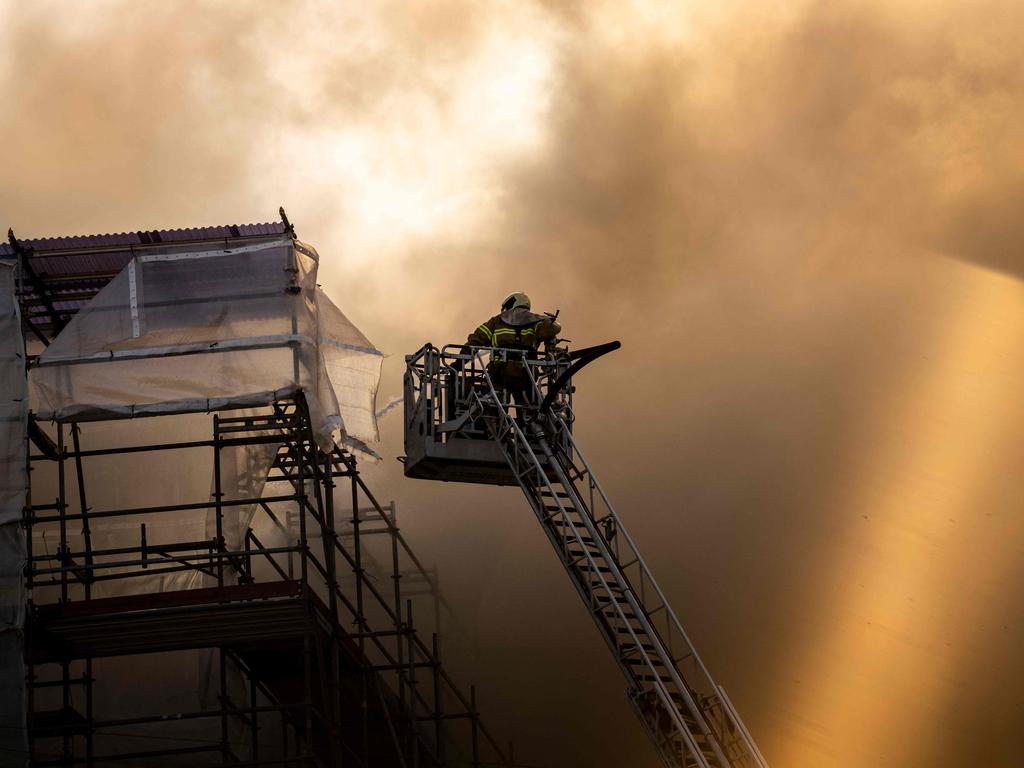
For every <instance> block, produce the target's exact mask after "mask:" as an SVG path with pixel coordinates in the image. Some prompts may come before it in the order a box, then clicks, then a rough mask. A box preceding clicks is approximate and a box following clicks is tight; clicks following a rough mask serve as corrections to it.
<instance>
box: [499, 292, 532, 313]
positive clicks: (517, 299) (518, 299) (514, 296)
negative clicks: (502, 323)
mask: <svg viewBox="0 0 1024 768" xmlns="http://www.w3.org/2000/svg"><path fill="white" fill-rule="evenodd" d="M520 307H522V308H523V309H529V308H530V297H529V296H527V295H526V294H525V293H523V292H522V291H516V292H515V293H510V294H509V295H508V296H506V297H505V300H504V301H503V302H501V311H502V312H507V311H508V310H510V309H519V308H520Z"/></svg>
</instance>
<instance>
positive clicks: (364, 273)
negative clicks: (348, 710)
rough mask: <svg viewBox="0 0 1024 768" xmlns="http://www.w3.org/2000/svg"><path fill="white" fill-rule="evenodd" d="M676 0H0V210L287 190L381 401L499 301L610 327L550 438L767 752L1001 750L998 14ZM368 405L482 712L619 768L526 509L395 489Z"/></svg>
mask: <svg viewBox="0 0 1024 768" xmlns="http://www.w3.org/2000/svg"><path fill="white" fill-rule="evenodd" d="M706 5H707V4H698V3H693V4H683V3H674V4H670V3H663V4H662V3H657V2H639V1H638V2H636V3H632V4H624V3H621V2H610V1H609V2H596V3H586V4H570V3H556V2H547V3H535V4H528V3H502V2H497V3H492V4H487V5H483V4H479V3H473V2H469V0H445V2H442V3H439V4H431V5H429V6H420V5H415V6H410V5H408V4H405V3H398V2H381V3H378V4H374V5H372V6H366V7H359V8H358V9H357V8H336V7H334V6H331V5H327V4H318V3H292V4H287V5H285V4H280V5H275V6H273V7H272V6H269V5H265V4H260V5H256V4H253V5H251V6H243V5H239V4H217V3H190V4H180V5H171V4H166V3H114V2H98V3H93V4H90V5H87V6H84V5H79V6H74V7H68V6H66V5H64V4H53V5H47V4H39V3H35V4H32V5H29V6H23V5H17V6H16V5H15V4H13V3H11V4H8V5H5V6H2V7H3V11H2V18H0V23H2V27H0V29H2V30H3V32H2V33H0V35H2V41H0V42H2V45H0V77H2V81H3V92H4V94H5V102H6V104H5V106H6V109H5V110H4V111H3V114H2V115H0V146H2V147H3V148H4V150H5V151H4V160H5V162H4V170H5V178H6V180H7V183H6V184H4V185H3V188H2V189H0V210H2V211H3V212H4V213H5V214H6V216H7V223H9V224H10V225H13V226H14V227H15V230H16V231H17V232H18V234H19V235H21V236H26V237H28V236H36V235H53V234H65V233H78V232H95V231H111V230H122V229H140V228H161V227H175V226H191V225H202V224H210V223H225V222H241V221H250V220H255V219H264V218H272V217H273V216H274V211H276V210H277V206H278V205H279V204H284V205H285V206H286V208H287V209H288V211H289V214H290V215H291V217H292V219H293V220H294V221H295V222H296V223H297V226H298V230H299V234H300V236H302V237H303V238H304V239H307V240H309V241H310V242H312V243H314V244H316V246H317V247H318V249H319V250H320V252H321V253H322V254H324V257H325V264H324V266H323V268H322V272H321V274H322V279H323V282H324V285H325V288H326V289H327V290H328V291H329V292H330V293H331V294H332V295H333V296H334V297H335V298H336V300H337V302H338V303H339V304H340V305H341V306H342V307H343V308H344V309H345V311H346V313H347V314H348V315H349V316H350V317H352V318H353V319H354V320H355V321H356V322H357V323H359V324H360V325H361V327H362V328H363V330H364V331H366V333H367V334H368V335H369V336H370V337H371V338H372V339H374V341H375V342H376V343H377V344H378V345H379V346H380V347H381V348H383V349H386V350H388V351H391V352H393V353H394V357H393V358H392V359H391V360H390V361H389V362H388V365H387V367H386V374H387V376H388V379H387V380H386V382H385V384H384V392H383V394H385V395H391V394H395V393H397V391H398V389H399V387H400V373H401V355H402V354H403V353H406V352H411V351H413V350H414V349H415V348H417V347H418V346H419V345H420V344H421V343H422V342H424V341H426V340H428V339H430V340H433V341H434V342H435V343H441V342H444V341H461V340H462V338H464V335H465V333H466V332H467V331H468V330H470V329H471V328H472V327H473V326H475V325H476V324H477V323H478V322H480V321H481V320H482V319H484V318H486V317H487V316H489V315H490V314H492V313H493V312H494V310H495V305H496V303H497V301H498V300H499V299H500V298H501V297H502V296H503V295H505V294H506V293H507V292H509V291H511V290H519V289H525V290H527V291H528V292H530V293H531V295H532V296H533V297H534V299H535V303H536V304H537V305H540V306H541V307H542V308H547V309H552V310H553V309H555V308H560V309H561V310H562V313H563V317H564V320H565V323H564V324H565V328H566V335H567V336H569V337H570V338H572V339H574V341H575V342H576V343H577V345H585V344H590V343H597V342H600V341H605V340H608V339H610V338H619V339H621V340H622V341H623V345H624V346H623V350H622V351H621V352H618V353H616V355H614V356H612V357H611V358H609V359H607V360H604V361H602V362H600V363H598V364H595V366H594V369H593V370H592V371H591V370H588V371H587V372H585V373H584V374H583V375H582V376H581V377H580V379H579V381H578V395H577V402H578V411H579V415H580V420H579V424H578V434H579V436H580V439H581V442H582V444H583V445H584V446H589V447H590V454H591V456H590V457H591V459H592V461H593V463H594V464H595V465H596V467H597V468H598V471H599V472H601V473H602V476H603V478H604V479H605V480H606V483H607V485H608V487H609V490H610V492H611V495H612V497H613V499H615V500H616V501H617V502H618V503H619V505H620V507H621V510H620V511H621V513H622V515H623V517H624V518H625V519H626V520H627V521H628V522H629V523H631V524H632V528H633V529H634V533H635V535H636V537H637V538H638V540H639V542H640V544H641V546H642V547H644V548H645V551H646V553H647V555H648V557H649V559H650V561H651V565H652V567H653V568H654V570H655V572H656V573H657V574H660V575H661V577H662V579H663V582H664V584H663V586H664V587H665V588H666V591H667V592H668V593H669V596H670V597H671V598H672V600H673V602H674V603H675V605H676V606H677V608H678V609H679V612H680V614H681V615H682V617H683V619H684V623H685V624H686V625H687V626H688V628H689V630H690V632H691V634H692V636H693V639H694V640H695V642H696V643H697V645H698V647H699V648H701V649H702V650H703V653H704V655H705V657H706V661H707V662H708V665H709V666H710V668H711V670H712V672H713V673H714V674H715V675H716V676H717V677H718V678H719V682H721V683H723V684H724V685H725V686H726V688H727V689H728V690H729V691H730V693H731V695H732V698H733V700H734V701H735V702H736V703H737V705H738V706H739V708H740V710H741V712H742V714H743V716H744V718H745V719H746V721H747V724H748V725H749V726H750V727H751V729H752V730H753V731H754V733H755V735H756V736H757V738H758V741H759V743H760V745H761V747H762V749H763V751H764V752H765V753H766V755H767V757H768V758H769V760H770V761H771V762H772V763H773V764H774V765H781V766H790V765H792V766H815V767H818V766H826V767H827V766H837V767H838V766H852V765H864V764H882V765H899V766H908V767H909V766H921V767H922V768H923V767H924V766H929V767H931V766H954V765H956V766H959V765H972V764H978V765H981V764H984V765H992V766H998V765H1012V764H1014V760H1013V759H1012V758H1011V757H1010V755H1011V754H1013V750H1012V748H1011V745H1012V744H1013V742H1014V737H1015V735H1016V734H1015V732H1014V728H1015V722H1014V721H1015V714H1016V712H1017V711H1019V709H1020V705H1021V702H1020V700H1019V699H1020V695H1019V691H1021V690H1024V664H1022V662H1021V659H1020V654H1019V652H1018V650H1017V649H1019V647H1020V644H1021V641H1022V639H1024V638H1022V633H1024V614H1022V612H1021V608H1020V604H1019V600H1014V599H1012V595H1013V588H1012V586H1013V585H1014V584H1015V583H1018V582H1019V579H1020V576H1021V573H1020V569H1019V567H1018V566H1017V565H1016V561H1017V560H1018V559H1019V550H1020V547H1021V542H1022V541H1024V530H1022V524H1021V523H1020V522H1019V519H1020V516H1019V510H1018V509H1017V508H1016V505H1017V504H1018V501H1017V494H1016V493H1015V490H1016V469H1017V467H1019V463H1020V458H1021V456H1022V454H1024V443H1022V441H1021V438H1020V436H1019V433H1020V429H1019V426H1020V425H1021V423H1022V417H1024V413H1022V412H1021V409H1020V405H1019V404H1018V403H1019V397H1018V390H1019V387H1018V386H1017V383H1018V382H1019V379H1020V375H1021V373H1022V372H1024V353H1022V352H1021V351H1020V345H1019V344H1017V343H1015V342H1016V341H1017V339H1019V338H1020V336H1021V332H1022V331H1024V287H1022V286H1021V284H1020V283H1019V282H1018V280H1019V278H1020V277H1022V276H1024V274H1022V273H1024V262H1022V260H1021V249H1020V247H1019V242H1020V241H1021V239H1022V235H1024V225H1022V223H1021V222H1022V221H1024V219H1022V217H1021V216H1020V215H1019V213H1018V209H1019V207H1020V199H1021V197H1022V192H1024V149H1022V148H1024V140H1022V139H1024V136H1022V131H1024V129H1022V128H1021V126H1022V125H1024V119H1022V118H1024V100H1022V99H1021V93H1022V92H1024V63H1022V62H1024V60H1022V59H1021V57H1020V55H1019V40H1020V39H1021V38H1022V36H1024V8H1022V7H1021V6H1020V4H1019V3H1015V2H1011V1H1010V0H986V1H984V2H977V3H956V2H949V1H945V0H935V2H924V1H923V0H920V1H915V0H903V1H902V2H896V3H882V2H867V3H861V2H852V0H850V1H844V2H836V3H820V2H802V3H796V4H791V5H789V6H788V7H786V8H775V7H773V6H770V5H769V4H765V3H753V2H734V3H726V4H717V5H715V6H714V8H708V7H705V6H706ZM399 422H400V420H399V419H394V420H393V421H392V422H391V423H390V424H389V425H388V430H387V432H388V434H387V442H386V443H385V446H384V450H383V453H384V454H385V455H386V456H388V457H389V458H388V462H387V463H385V464H384V465H382V466H380V467H377V468H373V469H369V470H368V471H367V474H368V475H369V476H371V477H372V478H373V480H374V481H375V483H376V487H377V488H378V490H379V495H381V496H382V497H384V498H387V497H389V496H392V495H393V496H394V497H395V498H396V499H397V500H398V505H399V515H400V518H404V522H403V526H404V529H405V531H406V533H407V534H408V536H409V538H410V540H411V541H412V543H413V544H414V546H416V547H417V549H419V550H420V551H421V553H423V554H424V555H425V557H426V558H427V559H430V560H435V561H436V562H437V563H438V564H439V567H440V572H441V578H442V582H443V583H444V585H445V586H446V589H447V591H448V594H449V598H450V600H451V601H452V602H453V603H455V604H456V606H457V608H458V610H459V613H460V619H461V624H462V625H463V628H464V629H465V630H466V632H468V634H469V635H471V637H470V638H469V639H468V640H467V639H465V638H463V639H455V638H453V639H452V641H451V644H450V646H449V648H450V649H451V650H453V652H454V651H460V655H458V656H454V655H453V657H452V659H451V665H452V666H453V668H454V669H455V670H456V671H457V672H458V673H459V674H461V675H462V676H463V678H467V677H474V678H475V679H476V680H477V681H478V683H479V686H480V691H481V699H482V705H483V707H484V712H485V715H489V716H490V719H491V720H492V724H493V725H494V730H496V731H498V732H499V733H504V734H505V735H506V736H507V737H509V738H513V739H515V740H516V741H517V744H518V746H517V757H519V758H520V759H521V761H522V762H523V763H525V764H536V765H609V766H611V765H652V766H653V765H654V764H655V763H654V760H653V757H652V753H651V750H650V748H649V747H648V746H647V745H646V744H645V742H644V737H643V735H642V733H640V730H639V727H638V726H637V725H636V724H635V723H634V722H633V719H632V715H631V713H630V711H629V709H628V707H627V706H626V704H625V700H624V698H623V697H622V688H623V682H622V681H621V680H620V679H619V678H618V677H616V675H617V674H618V673H617V672H616V670H615V668H614V665H613V664H612V663H611V661H610V659H607V658H605V656H606V650H605V649H604V648H603V646H602V645H601V642H600V640H599V639H598V636H597V634H596V632H594V631H593V629H592V627H590V626H588V623H587V619H586V617H585V613H584V611H583V609H582V607H581V606H578V605H577V604H576V603H578V598H576V597H575V595H574V594H573V593H572V590H571V588H570V586H569V583H568V581H567V580H566V579H565V578H564V577H563V576H562V574H561V573H560V570H559V566H558V565H557V563H556V562H555V559H554V558H553V557H552V555H551V553H550V552H549V551H547V544H546V543H545V542H544V540H543V538H542V536H541V533H540V531H539V530H537V525H536V523H535V522H534V521H533V520H531V519H530V517H529V513H528V510H527V509H526V507H525V504H524V503H523V502H522V501H521V500H520V499H518V498H517V496H516V494H515V493H513V492H512V491H507V490H506V491H500V490H494V489H488V488H471V487H461V486H451V487H434V486H432V485H430V484H427V483H422V482H414V481H404V480H402V479H401V478H400V471H399V469H400V468H399V467H398V465H397V463H393V462H391V461H390V457H391V456H394V455H396V454H398V453H400V452H401V442H400V427H401V425H400V423H399ZM385 488H386V489H387V490H384V489H385ZM495 721H496V722H495Z"/></svg>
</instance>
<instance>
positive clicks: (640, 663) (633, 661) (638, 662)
mask: <svg viewBox="0 0 1024 768" xmlns="http://www.w3.org/2000/svg"><path fill="white" fill-rule="evenodd" d="M651 650H652V651H653V650H654V646H651ZM622 661H623V663H625V664H629V665H630V666H631V667H649V666H655V667H660V668H661V669H665V665H664V664H663V663H662V661H661V659H659V658H658V657H657V656H655V657H654V658H653V659H651V660H650V663H648V662H647V661H645V660H644V659H638V658H634V657H630V658H628V659H623V660H622Z"/></svg>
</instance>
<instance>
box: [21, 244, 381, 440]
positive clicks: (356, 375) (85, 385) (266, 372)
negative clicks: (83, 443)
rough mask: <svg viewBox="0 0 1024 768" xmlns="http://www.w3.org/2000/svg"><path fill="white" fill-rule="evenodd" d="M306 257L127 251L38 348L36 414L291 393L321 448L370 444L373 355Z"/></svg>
mask: <svg viewBox="0 0 1024 768" xmlns="http://www.w3.org/2000/svg"><path fill="white" fill-rule="evenodd" d="M317 266H318V256H317V253H316V251H315V250H314V249H313V248H311V247H309V246H307V245H304V244H302V243H299V242H297V241H293V240H292V239H291V238H288V237H285V238H282V239H279V240H274V241H271V242H266V243H260V244H256V245H247V246H241V247H237V248H228V249H224V248H214V249H210V248H207V249H205V250H190V251H182V250H181V247H180V246H179V248H178V250H177V251H175V250H172V249H167V251H166V252H164V253H152V252H149V253H146V254H144V255H139V256H136V257H135V258H134V259H133V260H132V261H131V262H129V264H128V266H127V267H125V269H124V270H122V272H121V273H120V274H119V275H118V276H117V277H115V278H114V279H113V280H112V281H111V282H110V283H109V284H108V285H107V286H106V287H105V288H104V289H103V290H102V291H101V292H100V293H99V294H98V295H97V296H96V297H95V298H94V299H93V300H92V301H91V302H90V303H89V304H88V305H87V306H86V307H84V308H83V309H82V310H81V311H80V312H78V314H76V315H75V317H74V318H73V319H72V320H71V322H70V323H69V324H68V325H67V327H66V328H64V330H63V331H61V333H60V334H59V335H58V337H57V338H56V339H55V340H54V342H53V343H52V344H51V345H50V346H49V347H48V348H47V349H46V350H45V351H44V352H43V353H42V355H41V356H40V358H39V362H38V365H37V366H35V367H34V368H33V369H32V371H31V374H30V377H29V380H30V385H31V394H32V403H33V409H34V410H35V412H36V414H37V416H38V418H39V419H41V420H48V419H56V420H58V421H69V420H77V421H88V420H96V419H112V418H125V417H129V418H130V417H136V416H146V415H156V414H164V413H184V412H194V411H214V410H219V409H222V408H227V407H239V406H246V405H262V404H265V403H269V402H273V401H274V400H277V399H280V398H282V397H286V396H288V395H290V394H292V393H294V392H295V391H296V390H298V389H302V390H303V392H304V394H305V396H306V400H307V402H308V403H309V408H310V415H311V417H312V419H313V423H314V425H315V428H316V432H317V437H318V440H319V441H320V443H321V445H322V446H323V447H327V446H329V445H330V443H331V441H332V440H337V441H344V440H345V438H350V441H349V442H351V443H354V444H356V445H358V444H359V443H369V442H375V441H376V440H377V439H378V434H377V425H376V419H375V417H374V410H375V408H374V405H375V401H376V394H377V384H378V381H379V378H380V365H381V360H382V356H381V353H380V352H378V351H377V350H376V349H375V348H374V347H373V345H372V344H371V343H370V342H369V341H368V340H367V339H366V337H365V336H363V334H362V333H360V331H359V329H357V328H356V327H355V326H354V325H352V323H351V322H349V320H348V319H347V318H346V317H345V316H344V315H343V314H342V313H341V311H340V310H338V308H337V307H335V306H334V304H333V303H331V301H330V299H328V298H327V297H326V296H325V295H324V294H323V293H322V292H321V291H320V290H319V289H318V288H317V286H316V274H317Z"/></svg>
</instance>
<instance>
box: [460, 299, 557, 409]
mask: <svg viewBox="0 0 1024 768" xmlns="http://www.w3.org/2000/svg"><path fill="white" fill-rule="evenodd" d="M561 330H562V326H560V325H559V324H558V322H557V321H556V320H555V319H554V318H553V317H550V316H548V315H535V314H534V313H533V312H531V311H530V297H529V296H527V295H526V294H525V293H522V292H517V293H511V294H509V295H508V296H507V297H506V298H505V300H504V301H503V302H501V314H498V315H495V316H494V317H492V318H491V319H490V320H488V321H487V322H486V323H483V324H482V325H480V326H479V327H478V328H477V329H476V330H475V331H473V332H472V333H471V334H469V338H468V339H467V340H466V344H467V345H468V346H473V347H497V348H498V349H497V351H495V352H494V355H493V357H492V359H491V362H490V363H489V364H488V366H487V372H488V373H489V374H490V375H491V378H492V380H493V381H494V383H495V384H497V385H499V386H501V387H503V388H504V389H506V390H507V391H508V392H509V393H510V394H511V395H512V396H513V397H514V398H515V401H516V403H528V402H529V401H530V399H531V397H530V396H531V395H532V388H531V387H530V377H529V374H527V372H526V366H525V364H524V363H523V358H524V357H527V358H532V357H536V355H537V348H538V347H539V346H540V343H541V342H544V341H553V340H554V339H555V337H556V336H558V334H559V332H561Z"/></svg>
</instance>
